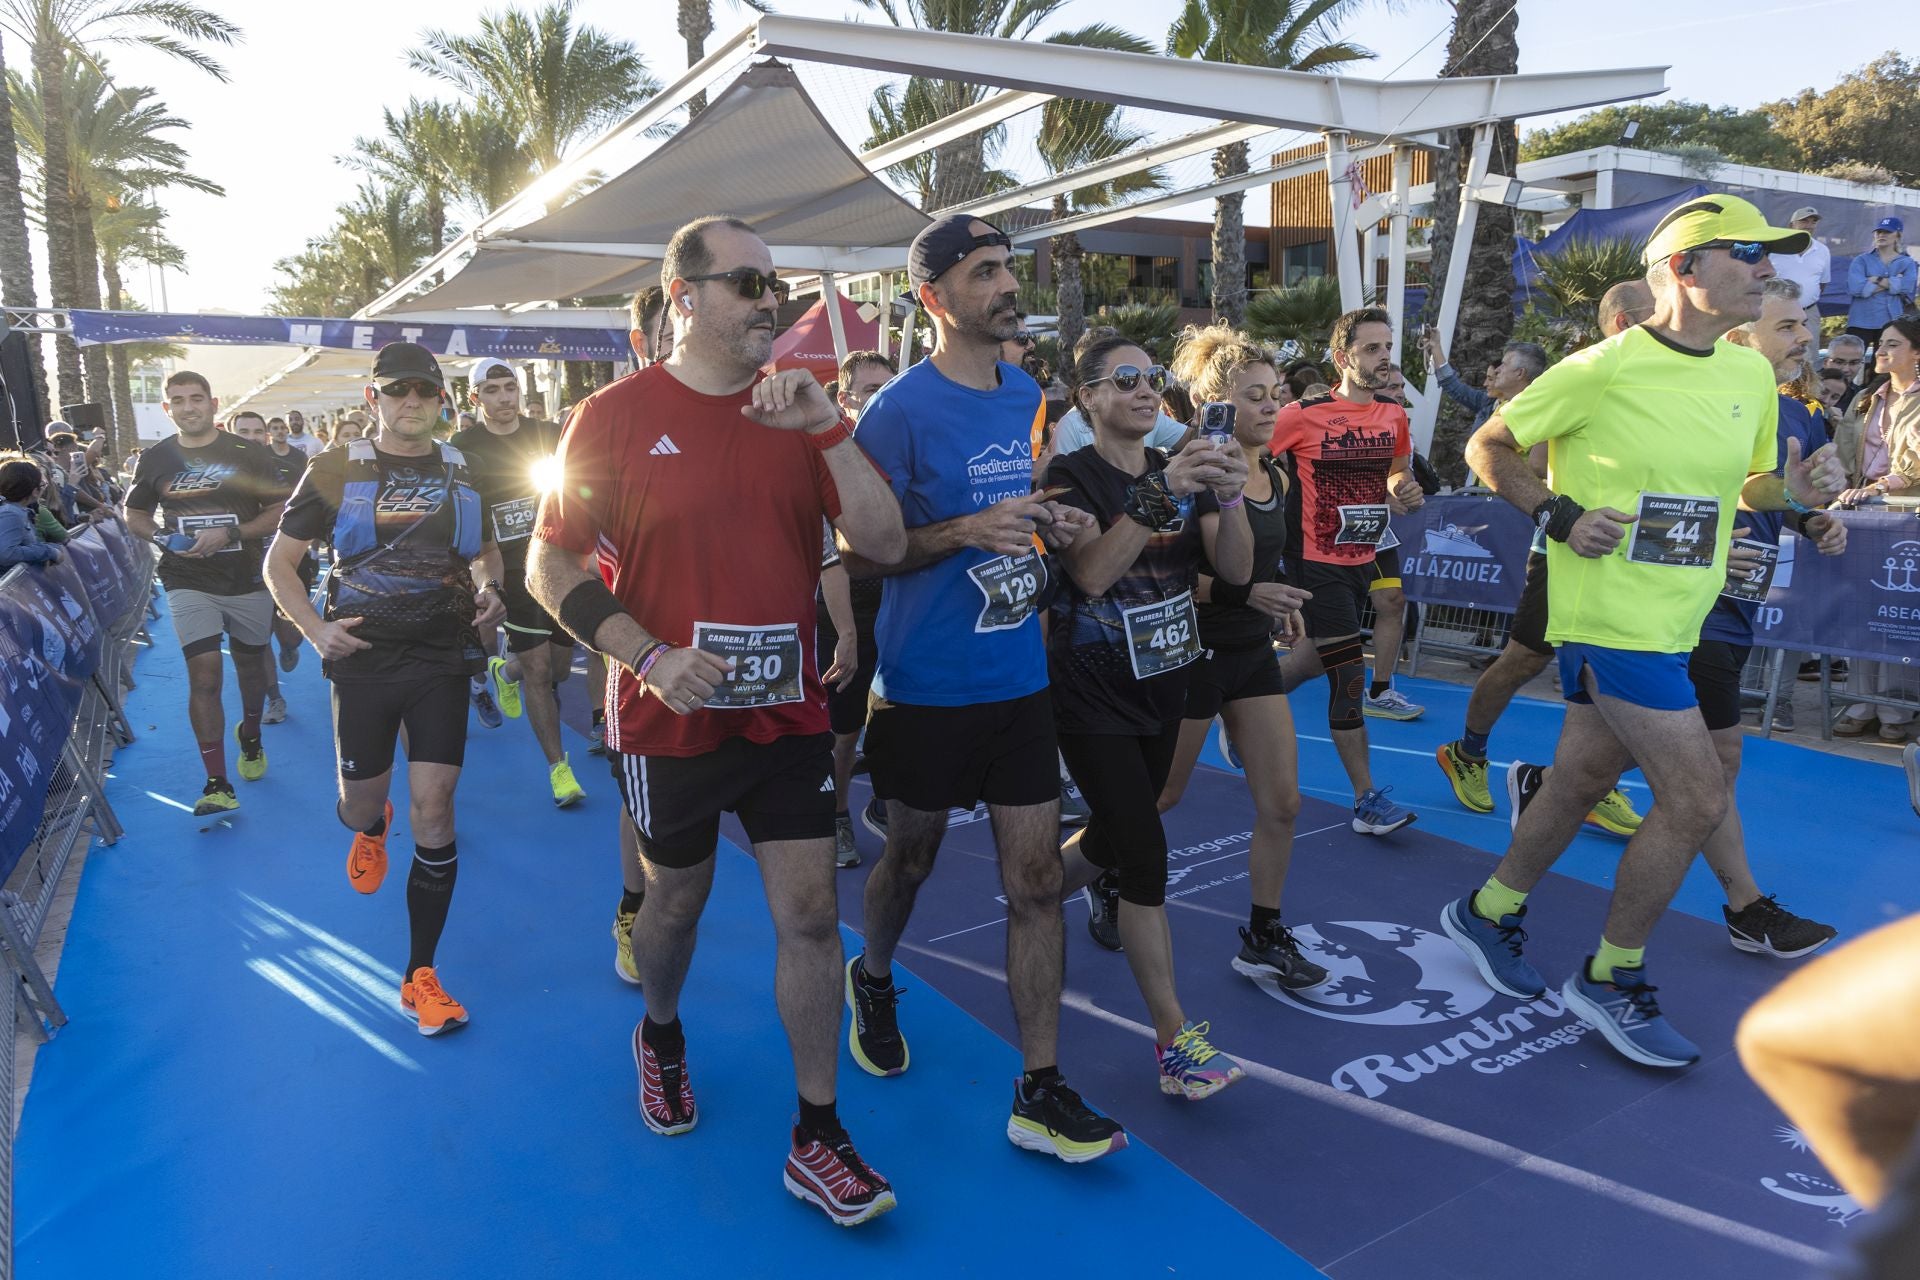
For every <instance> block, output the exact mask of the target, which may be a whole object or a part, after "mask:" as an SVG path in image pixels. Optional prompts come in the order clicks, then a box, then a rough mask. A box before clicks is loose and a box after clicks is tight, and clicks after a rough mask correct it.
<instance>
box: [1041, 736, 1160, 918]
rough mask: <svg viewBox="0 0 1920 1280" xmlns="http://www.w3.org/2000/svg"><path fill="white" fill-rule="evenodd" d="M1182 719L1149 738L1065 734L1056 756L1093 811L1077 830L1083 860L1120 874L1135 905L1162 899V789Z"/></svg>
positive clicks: (1122, 887)
mask: <svg viewBox="0 0 1920 1280" xmlns="http://www.w3.org/2000/svg"><path fill="white" fill-rule="evenodd" d="M1179 743H1180V722H1179V721H1178V720H1173V721H1169V722H1168V723H1167V724H1166V726H1165V727H1163V728H1162V729H1161V730H1160V732H1159V733H1158V734H1156V735H1153V736H1151V737H1132V736H1129V735H1127V734H1119V733H1063V734H1061V735H1060V754H1061V755H1062V756H1064V757H1065V758H1066V761H1067V771H1068V772H1070V773H1071V774H1073V780H1074V782H1075V783H1076V784H1077V785H1078V786H1079V788H1080V796H1081V798H1082V799H1084V800H1085V801H1086V802H1087V808H1088V809H1090V810H1091V811H1092V813H1093V816H1092V817H1091V818H1089V819H1088V820H1087V825H1086V828H1085V830H1084V832H1083V833H1082V834H1081V836H1080V852H1081V853H1082V854H1083V855H1084V856H1085V857H1086V859H1087V861H1088V862H1091V863H1092V864H1093V865H1094V866H1096V867H1099V868H1101V869H1102V870H1105V871H1115V872H1118V874H1119V879H1120V897H1121V898H1122V899H1123V900H1124V901H1127V902H1131V903H1133V904H1134V905H1135V906H1141V907H1157V906H1160V905H1161V904H1162V903H1164V902H1165V901H1166V900H1167V829H1166V828H1165V827H1164V826H1162V825H1161V823H1160V807H1159V802H1160V792H1161V791H1162V790H1163V789H1164V788H1165V787H1166V785H1167V775H1168V774H1169V773H1171V772H1173V754H1174V750H1175V748H1176V747H1177V746H1178V745H1179Z"/></svg>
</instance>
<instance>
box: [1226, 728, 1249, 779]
mask: <svg viewBox="0 0 1920 1280" xmlns="http://www.w3.org/2000/svg"><path fill="white" fill-rule="evenodd" d="M1220 754H1221V755H1222V756H1223V757H1224V758H1225V759H1226V762H1227V763H1228V764H1230V765H1232V766H1233V767H1234V768H1236V769H1238V770H1240V771H1241V772H1242V773H1245V772H1246V769H1247V766H1246V765H1245V764H1244V763H1242V761H1241V759H1240V749H1239V748H1238V747H1236V746H1234V745H1233V739H1232V738H1230V737H1228V736H1227V722H1226V721H1224V720H1222V721H1221V722H1220Z"/></svg>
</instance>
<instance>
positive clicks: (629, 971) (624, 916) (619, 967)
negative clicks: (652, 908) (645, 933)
mask: <svg viewBox="0 0 1920 1280" xmlns="http://www.w3.org/2000/svg"><path fill="white" fill-rule="evenodd" d="M639 915H640V913H639V912H638V911H621V912H617V913H616V914H615V915H614V917H613V971H614V972H615V973H617V974H619V975H620V981H622V982H630V983H632V984H633V985H634V986H636V987H637V986H639V985H640V966H639V965H637V964H635V963H634V961H633V922H634V921H635V920H636V919H637V918H639Z"/></svg>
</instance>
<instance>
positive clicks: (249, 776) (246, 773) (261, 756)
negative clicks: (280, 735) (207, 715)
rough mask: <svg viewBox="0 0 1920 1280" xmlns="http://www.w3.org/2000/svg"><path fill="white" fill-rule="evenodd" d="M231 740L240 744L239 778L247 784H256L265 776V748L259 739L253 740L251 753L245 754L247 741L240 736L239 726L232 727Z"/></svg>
mask: <svg viewBox="0 0 1920 1280" xmlns="http://www.w3.org/2000/svg"><path fill="white" fill-rule="evenodd" d="M233 740H234V741H235V742H237V743H239V744H240V777H241V778H242V779H243V780H245V781H247V782H258V781H260V779H262V778H264V777H266V776H267V748H266V744H265V743H263V742H262V741H261V740H260V739H258V738H255V739H254V740H253V753H252V754H251V755H249V754H248V753H247V740H246V739H245V738H243V737H241V736H240V726H239V725H235V726H233Z"/></svg>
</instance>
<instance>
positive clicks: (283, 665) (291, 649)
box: [280, 641, 300, 671]
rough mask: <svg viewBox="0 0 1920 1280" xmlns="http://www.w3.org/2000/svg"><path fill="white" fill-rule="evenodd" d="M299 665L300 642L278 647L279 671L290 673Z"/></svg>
mask: <svg viewBox="0 0 1920 1280" xmlns="http://www.w3.org/2000/svg"><path fill="white" fill-rule="evenodd" d="M299 665H300V642H298V641H295V642H294V643H293V644H284V643H283V644H282V645H281V646H280V669H281V670H282V671H291V670H293V669H294V668H295V667H297V666H299Z"/></svg>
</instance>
